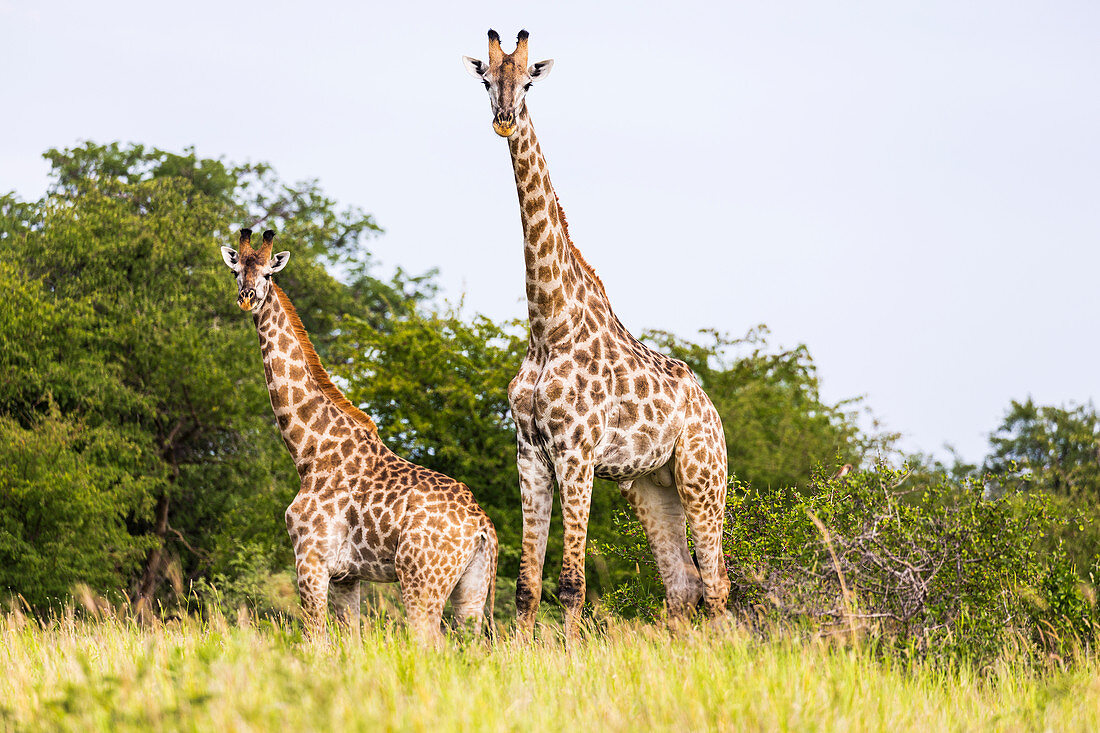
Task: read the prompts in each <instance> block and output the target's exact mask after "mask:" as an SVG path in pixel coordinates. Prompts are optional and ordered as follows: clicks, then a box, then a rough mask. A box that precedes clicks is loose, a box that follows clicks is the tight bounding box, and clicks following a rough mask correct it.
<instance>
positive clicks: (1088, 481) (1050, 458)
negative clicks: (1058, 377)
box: [984, 397, 1100, 505]
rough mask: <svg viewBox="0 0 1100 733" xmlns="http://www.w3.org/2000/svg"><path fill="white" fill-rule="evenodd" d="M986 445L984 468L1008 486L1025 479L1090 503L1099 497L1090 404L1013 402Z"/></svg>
mask: <svg viewBox="0 0 1100 733" xmlns="http://www.w3.org/2000/svg"><path fill="white" fill-rule="evenodd" d="M989 444H990V449H991V451H990V454H989V456H988V457H987V458H986V460H985V466H984V469H985V471H986V472H987V473H991V474H994V475H996V476H999V477H1002V480H1003V481H1005V482H1006V483H1007V484H1008V485H1009V486H1012V485H1014V484H1015V483H1019V482H1020V481H1026V482H1027V483H1029V484H1031V486H1032V487H1034V488H1035V489H1039V490H1042V491H1047V492H1050V493H1052V494H1056V495H1060V496H1066V497H1070V498H1074V499H1084V500H1086V501H1088V502H1089V503H1091V504H1093V505H1095V504H1096V502H1097V501H1098V500H1100V416H1098V415H1097V413H1096V408H1095V407H1094V406H1093V404H1092V403H1091V402H1088V403H1086V404H1083V405H1070V406H1069V407H1053V406H1042V405H1036V404H1035V402H1034V401H1033V400H1032V399H1031V398H1030V397H1029V398H1028V399H1027V400H1026V401H1024V402H1017V401H1015V400H1013V401H1012V404H1011V405H1010V406H1009V408H1008V411H1007V412H1006V413H1005V417H1004V419H1003V420H1002V421H1001V424H1000V425H999V426H998V427H997V429H996V430H995V431H994V432H993V433H992V435H990V437H989Z"/></svg>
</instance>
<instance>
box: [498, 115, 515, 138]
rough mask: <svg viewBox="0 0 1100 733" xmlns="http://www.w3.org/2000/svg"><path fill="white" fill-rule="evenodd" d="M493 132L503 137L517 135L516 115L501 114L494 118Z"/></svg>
mask: <svg viewBox="0 0 1100 733" xmlns="http://www.w3.org/2000/svg"><path fill="white" fill-rule="evenodd" d="M493 131H494V132H496V134H498V135H500V136H501V137H512V135H514V134H515V133H516V114H515V113H514V112H509V113H508V114H506V115H505V114H499V115H497V116H496V117H494V118H493Z"/></svg>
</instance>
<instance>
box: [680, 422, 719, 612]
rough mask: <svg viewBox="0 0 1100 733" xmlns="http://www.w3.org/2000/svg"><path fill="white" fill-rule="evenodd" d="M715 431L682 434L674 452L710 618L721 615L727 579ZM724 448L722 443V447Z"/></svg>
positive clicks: (682, 498)
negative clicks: (723, 550)
mask: <svg viewBox="0 0 1100 733" xmlns="http://www.w3.org/2000/svg"><path fill="white" fill-rule="evenodd" d="M713 432H714V431H712V430H706V429H695V430H690V429H689V430H687V431H685V435H686V436H687V437H685V436H681V438H680V441H679V443H678V444H677V447H676V453H675V457H674V460H675V475H676V489H677V491H678V492H679V495H680V502H681V504H682V506H683V510H684V513H685V514H686V515H687V522H688V526H690V527H691V534H692V539H693V541H694V544H695V558H694V559H695V564H696V565H697V566H698V571H699V575H700V577H701V578H702V581H703V589H704V590H703V601H704V604H705V605H706V609H707V613H709V614H710V615H711V616H724V615H725V614H726V612H727V611H726V602H727V601H728V600H729V593H730V580H729V575H728V574H727V572H726V563H725V557H724V554H723V552H722V526H723V523H724V522H725V511H726V457H725V452H724V450H721V449H716V448H714V447H712V446H714V445H715V440H716V439H717V440H721V439H722V438H721V434H720V430H719V434H718V436H715V435H713V434H712V433H713ZM722 447H723V448H724V444H722Z"/></svg>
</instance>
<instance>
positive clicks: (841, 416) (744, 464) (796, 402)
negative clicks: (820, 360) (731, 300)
mask: <svg viewBox="0 0 1100 733" xmlns="http://www.w3.org/2000/svg"><path fill="white" fill-rule="evenodd" d="M703 333H704V334H706V335H707V336H709V338H710V341H709V343H704V344H700V343H696V342H692V341H688V340H685V339H681V338H678V337H676V336H674V335H672V334H670V333H667V332H664V331H647V332H646V333H645V334H644V338H645V339H646V340H647V341H649V342H650V343H652V344H653V345H654V346H656V347H657V348H658V349H660V350H661V351H663V352H664V353H666V354H669V355H670V356H674V357H676V358H677V359H682V360H683V361H685V362H687V364H688V366H690V367H691V368H692V369H693V370H694V371H695V373H696V374H697V375H698V376H699V380H700V382H701V383H702V385H703V388H704V389H705V390H706V391H707V395H709V396H710V399H711V401H712V402H714V406H715V407H716V408H717V409H718V414H719V415H721V417H722V426H723V428H724V429H725V432H726V445H727V448H728V460H729V466H730V475H731V476H733V475H735V476H737V478H738V479H739V480H741V481H743V482H746V483H748V484H749V485H751V486H756V487H769V486H770V487H776V488H779V487H789V486H799V485H802V484H804V483H806V482H807V481H808V480H809V479H810V476H811V474H812V472H813V470H814V468H815V467H816V466H818V465H821V464H824V463H830V462H832V461H835V460H838V459H839V461H840V462H841V463H854V464H858V463H859V462H860V461H861V460H862V459H863V458H864V456H866V455H867V454H869V453H872V452H874V451H875V450H880V451H884V450H886V449H887V448H888V447H889V446H890V444H891V442H892V440H893V436H889V435H879V436H867V435H864V434H863V433H862V432H861V431H860V430H859V427H858V425H857V423H856V409H857V407H858V403H859V400H858V399H853V400H846V401H843V402H840V403H838V404H827V403H825V402H824V401H822V399H821V394H820V387H819V379H818V375H817V367H816V366H815V364H814V362H813V359H812V358H811V357H810V353H809V351H808V350H807V349H806V347H805V346H798V347H796V348H794V349H790V350H775V349H773V348H771V347H770V346H769V344H768V341H767V333H768V332H767V328H766V327H764V326H758V327H757V328H755V329H753V330H751V331H749V332H748V334H746V335H745V336H744V338H739V339H731V338H729V337H727V336H725V335H723V334H720V333H718V332H717V331H703Z"/></svg>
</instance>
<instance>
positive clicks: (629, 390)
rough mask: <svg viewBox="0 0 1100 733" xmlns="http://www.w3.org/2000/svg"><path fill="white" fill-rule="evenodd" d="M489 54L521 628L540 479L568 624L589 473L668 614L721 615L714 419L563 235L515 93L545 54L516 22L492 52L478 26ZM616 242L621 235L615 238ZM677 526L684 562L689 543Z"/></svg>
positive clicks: (538, 541)
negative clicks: (615, 490) (519, 243)
mask: <svg viewBox="0 0 1100 733" xmlns="http://www.w3.org/2000/svg"><path fill="white" fill-rule="evenodd" d="M489 39H490V44H489V59H490V60H489V63H488V64H484V63H483V62H481V61H477V60H475V59H467V60H466V63H467V68H469V69H470V71H471V73H473V74H474V75H475V76H478V77H479V78H481V80H482V81H483V83H484V84H485V86H486V88H487V89H488V90H489V95H490V100H491V103H492V106H493V111H494V119H493V126H494V129H495V130H496V131H497V133H498V134H500V135H502V136H505V137H507V138H508V150H509V152H510V154H511V158H512V167H513V171H514V173H515V181H516V191H517V193H518V196H519V207H520V219H521V221H522V225H523V240H524V263H525V270H526V291H527V307H528V318H529V321H530V327H531V336H530V342H529V344H528V348H527V354H526V356H525V357H524V360H523V363H522V365H521V366H520V370H519V373H518V374H517V375H516V377H515V379H513V380H512V382H511V384H510V385H509V388H508V398H509V402H510V404H511V408H512V413H513V415H514V417H515V420H516V426H517V432H518V452H517V463H518V467H519V474H520V493H521V499H522V503H523V547H522V554H521V559H520V570H519V578H518V579H517V584H516V608H517V612H518V615H519V626H520V629H521V630H522V631H523V632H524V633H526V634H527V635H530V634H531V633H532V630H533V628H534V624H535V615H536V612H537V610H538V605H539V599H540V597H541V592H542V570H543V562H544V559H545V554H546V541H547V535H548V533H549V525H550V511H551V506H552V487H553V484H554V483H555V482H556V483H557V486H558V489H559V491H560V493H561V505H562V515H563V523H564V532H565V538H564V539H565V550H564V557H563V560H562V571H561V576H560V578H559V582H558V597H559V600H560V601H561V603H562V604H563V605H564V606H565V609H566V624H567V630H568V633H569V634H570V635H572V634H574V633H575V626H576V619H577V616H578V614H579V612H580V609H581V607H582V604H583V601H584V597H585V573H584V556H585V543H586V537H587V526H588V518H589V509H590V506H591V499H592V481H593V479H594V478H595V477H601V478H606V479H610V480H612V481H616V482H618V484H619V489H620V491H621V493H622V494H623V496H624V497H626V499H627V500H628V501H629V503H630V504H631V506H632V507H633V508H634V510H635V512H636V513H637V515H638V517H639V519H640V520H641V522H642V525H643V526H644V528H645V531H646V535H647V537H648V540H649V545H650V548H651V550H652V552H653V554H654V557H655V559H656V562H657V566H658V569H659V572H660V575H661V579H662V581H663V583H664V586H665V589H666V600H667V606H668V609H669V611H670V612H671V613H673V614H684V613H687V612H688V611H689V610H690V609H693V608H694V607H695V605H696V604H697V603H698V602H699V600H700V599H703V601H704V602H705V605H706V607H707V609H708V611H710V612H711V613H712V614H715V615H721V614H724V613H725V609H726V601H727V598H728V596H729V579H728V577H727V575H726V571H725V564H724V561H723V556H722V549H721V539H722V525H723V520H724V508H725V500H726V478H727V476H726V472H727V468H726V443H725V437H724V434H723V430H722V422H721V419H720V418H719V416H718V412H717V411H716V410H715V408H714V406H713V404H712V403H711V401H710V399H709V398H708V397H707V395H706V393H705V392H704V391H703V389H702V387H701V386H700V384H699V381H698V380H697V379H696V377H695V375H694V374H693V373H692V371H691V369H690V368H689V367H688V366H687V365H686V364H684V363H683V362H682V361H678V360H676V359H672V358H669V357H667V356H665V355H663V354H660V353H658V352H656V351H654V350H653V349H650V348H649V347H647V346H645V345H644V344H642V343H641V342H639V341H638V340H637V339H635V338H634V337H633V336H632V335H631V334H630V332H629V331H627V329H626V328H625V327H624V326H623V324H622V323H621V322H620V321H619V319H618V318H617V317H616V316H615V313H614V311H613V310H612V308H611V303H610V301H609V299H608V296H607V293H606V291H605V290H604V286H603V283H602V282H600V279H599V278H598V277H597V276H596V274H595V272H594V271H593V269H592V268H591V267H590V266H589V265H588V263H587V262H585V260H584V258H583V257H582V256H581V254H580V252H579V251H578V250H577V249H576V248H575V247H574V246H573V244H572V242H571V241H570V238H569V231H568V225H567V223H566V220H565V215H564V213H563V212H562V210H561V206H560V204H559V202H558V198H557V195H556V194H555V192H554V188H553V186H552V185H551V183H550V174H549V169H548V167H547V165H546V159H545V157H544V156H543V154H542V151H541V149H540V147H539V142H538V139H537V138H536V137H535V130H534V127H533V126H532V124H531V118H530V115H529V113H528V110H527V104H526V101H525V99H524V93H525V92H526V91H527V89H528V88H529V87H530V86H531V84H532V82H533V81H535V80H536V79H540V78H542V77H544V76H545V75H546V73H547V72H548V70H549V67H550V66H551V65H552V63H553V62H551V61H543V62H539V63H537V64H535V65H533V66H531V67H530V68H528V67H527V33H526V31H523V32H521V33H520V36H519V39H518V43H517V47H516V50H515V51H514V52H513V53H512V54H505V53H503V52H502V50H501V49H500V40H499V37H497V35H496V33H495V32H493V31H490V33H489ZM627 246H629V245H627ZM688 525H690V527H691V530H692V536H693V539H694V542H695V548H696V559H697V564H696V562H695V561H693V558H692V555H691V553H690V552H689V549H688V544H687V539H686V533H685V527H686V526H688Z"/></svg>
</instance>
